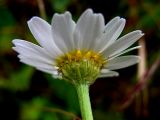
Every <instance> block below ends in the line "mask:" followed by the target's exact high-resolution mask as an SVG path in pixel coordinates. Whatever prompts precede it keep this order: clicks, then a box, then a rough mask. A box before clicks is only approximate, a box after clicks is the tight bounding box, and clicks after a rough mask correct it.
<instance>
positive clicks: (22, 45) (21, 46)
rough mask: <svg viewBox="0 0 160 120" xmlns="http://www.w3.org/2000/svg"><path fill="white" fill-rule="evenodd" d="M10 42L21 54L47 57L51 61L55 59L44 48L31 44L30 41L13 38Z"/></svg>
mask: <svg viewBox="0 0 160 120" xmlns="http://www.w3.org/2000/svg"><path fill="white" fill-rule="evenodd" d="M12 42H13V44H14V45H15V47H13V49H14V50H15V51H17V52H18V53H20V54H21V55H23V56H31V57H37V56H38V57H41V58H42V59H49V60H51V61H53V60H54V59H55V58H54V56H50V54H48V52H47V51H46V50H45V49H44V48H42V47H40V46H38V45H36V44H33V43H31V42H28V41H24V40H19V39H15V40H13V41H12Z"/></svg>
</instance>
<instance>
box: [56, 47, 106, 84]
mask: <svg viewBox="0 0 160 120" xmlns="http://www.w3.org/2000/svg"><path fill="white" fill-rule="evenodd" d="M104 63H106V61H105V60H104V58H103V57H102V56H101V55H100V54H99V53H96V52H94V51H87V50H74V51H71V52H69V53H66V54H64V55H62V56H60V57H58V59H57V60H56V64H57V66H58V68H59V69H58V71H59V73H60V74H62V77H63V78H64V79H65V80H67V81H70V82H72V83H73V84H78V83H82V82H84V83H88V84H91V83H93V82H94V81H95V79H96V78H97V77H98V75H99V72H100V70H101V68H102V67H103V65H104Z"/></svg>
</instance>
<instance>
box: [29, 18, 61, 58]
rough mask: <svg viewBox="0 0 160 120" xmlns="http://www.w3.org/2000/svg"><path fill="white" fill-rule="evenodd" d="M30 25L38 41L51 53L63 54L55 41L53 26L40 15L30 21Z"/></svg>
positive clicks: (54, 54) (55, 54)
mask: <svg viewBox="0 0 160 120" xmlns="http://www.w3.org/2000/svg"><path fill="white" fill-rule="evenodd" d="M28 26H29V29H30V31H31V32H32V34H33V36H34V37H35V38H36V40H37V41H38V43H39V44H40V45H41V46H42V47H44V48H45V49H46V50H47V51H48V52H49V53H50V54H51V55H53V56H57V55H59V54H62V52H61V51H60V49H59V48H58V47H57V45H56V44H55V43H54V40H53V37H52V32H51V26H50V25H49V24H48V23H47V22H46V21H44V20H43V19H41V18H39V17H33V18H32V19H31V20H29V21H28Z"/></svg>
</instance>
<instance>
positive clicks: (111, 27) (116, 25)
mask: <svg viewBox="0 0 160 120" xmlns="http://www.w3.org/2000/svg"><path fill="white" fill-rule="evenodd" d="M125 22H126V21H125V19H123V18H121V19H120V18H119V17H116V18H114V19H112V20H111V22H109V23H108V24H107V25H106V29H105V31H104V33H103V34H102V36H101V38H100V39H99V40H97V48H96V49H98V50H99V51H100V52H102V51H103V50H104V49H106V48H107V47H108V46H110V45H111V44H112V43H114V42H115V40H116V39H117V38H118V37H119V35H120V34H121V32H122V30H123V28H124V26H125Z"/></svg>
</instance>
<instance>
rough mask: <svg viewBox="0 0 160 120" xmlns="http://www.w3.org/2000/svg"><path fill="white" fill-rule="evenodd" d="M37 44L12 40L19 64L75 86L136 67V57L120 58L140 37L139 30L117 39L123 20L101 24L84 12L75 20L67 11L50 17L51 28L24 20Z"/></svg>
mask: <svg viewBox="0 0 160 120" xmlns="http://www.w3.org/2000/svg"><path fill="white" fill-rule="evenodd" d="M28 26H29V29H30V31H31V32H32V34H33V36H34V37H35V39H36V40H37V42H38V43H39V45H36V44H33V43H31V42H28V41H25V40H21V39H14V40H13V44H14V45H15V47H13V49H14V50H15V51H17V52H18V53H19V55H18V57H19V58H20V61H21V62H22V63H25V64H28V65H31V66H33V67H35V68H36V69H38V70H41V71H43V72H46V73H50V74H52V75H53V76H57V77H62V78H64V79H66V80H69V81H71V82H72V83H75V81H82V80H83V81H84V82H86V81H87V83H92V82H93V81H94V80H95V79H96V78H97V77H111V76H117V75H118V73H117V72H116V71H113V70H117V69H121V68H125V67H128V66H131V65H134V64H136V63H137V62H138V61H139V57H138V56H135V55H127V56H122V55H123V54H124V53H126V52H129V51H131V50H134V49H137V48H139V47H140V46H136V47H132V48H129V47H130V46H131V45H132V44H134V43H135V42H136V41H137V40H138V39H139V38H141V37H142V36H143V33H142V32H141V31H140V30H136V31H133V32H130V33H128V34H127V35H125V36H123V37H120V38H119V36H120V34H121V32H122V30H123V28H124V26H125V19H123V18H120V17H115V18H113V19H112V20H111V21H110V22H109V23H108V24H106V25H105V22H104V17H103V15H102V14H95V13H93V11H92V10H91V9H87V10H86V11H85V12H84V13H83V14H82V15H81V16H80V18H79V19H78V21H77V23H75V22H74V21H73V20H72V16H71V14H70V12H65V13H64V14H57V13H56V14H54V16H53V19H52V23H51V25H50V24H48V23H47V22H46V21H44V20H43V19H41V18H39V17H33V18H31V20H29V21H28Z"/></svg>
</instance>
